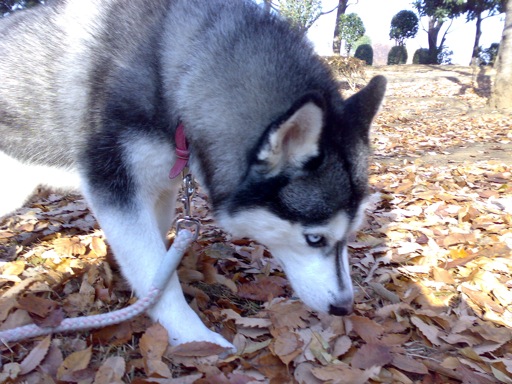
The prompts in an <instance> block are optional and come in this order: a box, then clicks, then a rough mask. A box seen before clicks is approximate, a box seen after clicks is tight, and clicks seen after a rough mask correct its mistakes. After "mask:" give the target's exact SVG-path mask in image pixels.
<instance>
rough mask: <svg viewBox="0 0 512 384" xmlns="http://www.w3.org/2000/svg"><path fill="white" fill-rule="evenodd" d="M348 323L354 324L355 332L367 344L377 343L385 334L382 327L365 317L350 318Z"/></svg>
mask: <svg viewBox="0 0 512 384" xmlns="http://www.w3.org/2000/svg"><path fill="white" fill-rule="evenodd" d="M348 321H350V322H351V323H352V328H353V329H354V331H355V332H356V333H357V334H358V335H359V336H360V337H361V339H363V340H364V341H366V342H367V343H375V342H377V341H378V339H379V338H380V336H382V334H383V333H384V328H383V327H382V325H380V324H378V323H376V322H375V321H373V320H371V319H369V318H367V317H363V316H350V317H349V318H348Z"/></svg>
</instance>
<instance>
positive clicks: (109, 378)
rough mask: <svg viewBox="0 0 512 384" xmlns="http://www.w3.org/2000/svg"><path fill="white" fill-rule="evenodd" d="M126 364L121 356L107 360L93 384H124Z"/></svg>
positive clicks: (97, 373)
mask: <svg viewBox="0 0 512 384" xmlns="http://www.w3.org/2000/svg"><path fill="white" fill-rule="evenodd" d="M125 371H126V363H125V361H124V359H123V358H122V357H121V356H111V357H109V358H107V359H106V360H105V361H104V362H103V364H101V367H99V369H98V371H97V372H96V376H95V377H94V383H93V384H123V376H124V373H125Z"/></svg>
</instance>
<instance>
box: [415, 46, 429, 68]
mask: <svg viewBox="0 0 512 384" xmlns="http://www.w3.org/2000/svg"><path fill="white" fill-rule="evenodd" d="M412 63H413V64H429V54H428V49H427V48H420V49H417V50H416V52H414V56H413V57H412Z"/></svg>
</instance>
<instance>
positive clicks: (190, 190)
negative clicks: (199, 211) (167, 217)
mask: <svg viewBox="0 0 512 384" xmlns="http://www.w3.org/2000/svg"><path fill="white" fill-rule="evenodd" d="M195 192H196V183H195V180H194V177H193V176H192V175H191V174H190V173H189V174H187V175H185V176H184V177H183V197H182V198H181V202H182V203H183V208H184V210H185V215H184V217H183V219H179V220H178V221H176V233H179V231H180V230H182V229H188V230H190V231H191V232H192V233H193V234H194V241H195V240H197V238H198V237H199V231H200V230H201V223H200V222H199V220H197V219H194V218H193V217H192V215H191V212H190V211H191V209H190V207H191V204H192V198H193V197H194V195H195Z"/></svg>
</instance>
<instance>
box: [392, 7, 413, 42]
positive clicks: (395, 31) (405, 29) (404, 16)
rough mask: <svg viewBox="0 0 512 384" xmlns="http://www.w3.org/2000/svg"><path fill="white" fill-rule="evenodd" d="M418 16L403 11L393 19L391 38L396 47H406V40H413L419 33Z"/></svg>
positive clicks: (411, 12)
mask: <svg viewBox="0 0 512 384" xmlns="http://www.w3.org/2000/svg"><path fill="white" fill-rule="evenodd" d="M418 22H419V20H418V16H416V14H415V13H414V12H413V11H409V10H403V11H400V12H398V13H397V14H396V15H395V16H393V18H392V19H391V28H390V31H389V38H390V39H393V40H395V45H401V46H403V45H404V41H405V39H412V38H413V37H414V36H416V34H417V33H418Z"/></svg>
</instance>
